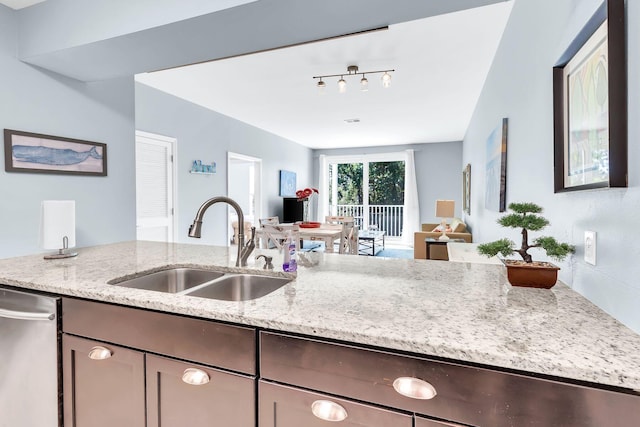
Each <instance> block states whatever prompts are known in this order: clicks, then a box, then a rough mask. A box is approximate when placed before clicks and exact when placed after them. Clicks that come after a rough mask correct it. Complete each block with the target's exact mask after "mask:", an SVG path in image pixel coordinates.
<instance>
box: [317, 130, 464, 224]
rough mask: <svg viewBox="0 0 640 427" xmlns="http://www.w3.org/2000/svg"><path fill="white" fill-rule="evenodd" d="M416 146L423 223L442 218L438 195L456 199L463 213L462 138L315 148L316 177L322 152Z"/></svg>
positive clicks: (369, 151)
mask: <svg viewBox="0 0 640 427" xmlns="http://www.w3.org/2000/svg"><path fill="white" fill-rule="evenodd" d="M408 149H413V150H415V153H414V159H415V165H416V180H417V182H418V199H419V202H420V223H427V222H429V223H433V222H438V223H439V222H440V219H439V218H436V217H435V202H436V200H437V199H448V200H455V202H456V211H455V212H456V216H457V217H462V167H461V166H460V163H461V161H462V142H460V141H458V142H443V143H438V144H412V145H391V146H386V147H366V148H341V149H334V150H314V152H313V156H314V161H313V168H314V169H313V170H314V172H313V177H314V180H315V181H314V183H315V185H316V186H317V185H318V182H317V177H318V167H319V166H318V156H320V155H321V154H326V155H327V156H341V155H350V154H376V153H392V152H402V151H404V150H408Z"/></svg>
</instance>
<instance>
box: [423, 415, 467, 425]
mask: <svg viewBox="0 0 640 427" xmlns="http://www.w3.org/2000/svg"><path fill="white" fill-rule="evenodd" d="M415 427H466V426H463V425H462V424H452V423H449V422H444V421H435V420H428V419H426V418H421V417H416V423H415Z"/></svg>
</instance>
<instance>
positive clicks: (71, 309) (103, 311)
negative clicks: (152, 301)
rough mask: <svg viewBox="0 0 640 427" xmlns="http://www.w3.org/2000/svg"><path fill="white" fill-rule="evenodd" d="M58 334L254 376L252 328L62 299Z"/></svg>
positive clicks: (254, 357) (254, 355)
mask: <svg viewBox="0 0 640 427" xmlns="http://www.w3.org/2000/svg"><path fill="white" fill-rule="evenodd" d="M62 329H63V331H64V332H68V333H71V334H75V335H81V336H84V337H89V338H94V339H99V340H102V341H108V342H112V343H117V344H121V345H124V346H128V347H133V348H137V349H140V350H145V351H150V352H153V353H160V354H164V355H167V356H173V357H176V358H179V359H185V360H193V361H197V362H199V363H203V364H206V365H211V366H219V367H222V368H226V369H230V370H233V371H238V372H244V373H247V374H250V375H254V374H255V371H256V350H255V346H256V344H255V342H256V338H255V337H256V335H255V334H256V333H255V330H254V329H251V328H243V327H239V326H231V325H225V324H222V323H218V322H215V321H209V320H201V319H193V318H189V317H182V316H178V315H172V314H166V313H157V312H153V311H146V310H143V309H137V308H129V307H121V306H117V305H111V304H105V303H98V302H92V301H84V300H78V299H72V298H63V300H62Z"/></svg>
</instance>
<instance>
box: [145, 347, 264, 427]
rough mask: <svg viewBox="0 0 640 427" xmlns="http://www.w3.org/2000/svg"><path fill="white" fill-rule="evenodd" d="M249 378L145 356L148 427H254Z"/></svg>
mask: <svg viewBox="0 0 640 427" xmlns="http://www.w3.org/2000/svg"><path fill="white" fill-rule="evenodd" d="M254 392H255V387H254V380H253V378H251V377H247V376H243V375H238V374H232V373H229V372H223V371H219V370H217V369H212V368H208V367H204V366H200V365H195V364H193V363H188V362H182V361H178V360H173V359H168V358H164V357H159V356H154V355H149V354H148V355H147V410H148V427H160V426H162V427H184V426H187V425H188V426H189V427H212V426H220V427H250V426H255V409H254V408H255V403H254V402H255V396H254Z"/></svg>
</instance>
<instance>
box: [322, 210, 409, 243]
mask: <svg viewBox="0 0 640 427" xmlns="http://www.w3.org/2000/svg"><path fill="white" fill-rule="evenodd" d="M403 209H404V206H403V205H369V206H367V209H366V212H365V206H364V205H337V206H330V212H335V215H339V216H352V217H354V220H355V222H356V225H358V227H360V230H366V229H368V228H370V227H371V226H377V227H378V230H384V231H386V232H387V233H386V234H387V236H392V237H399V236H400V235H401V233H402V213H403Z"/></svg>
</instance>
